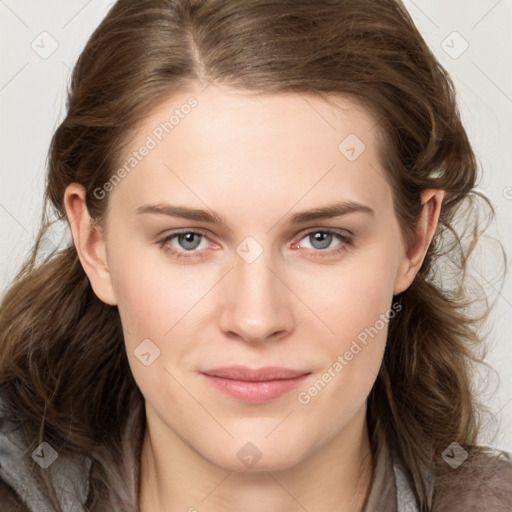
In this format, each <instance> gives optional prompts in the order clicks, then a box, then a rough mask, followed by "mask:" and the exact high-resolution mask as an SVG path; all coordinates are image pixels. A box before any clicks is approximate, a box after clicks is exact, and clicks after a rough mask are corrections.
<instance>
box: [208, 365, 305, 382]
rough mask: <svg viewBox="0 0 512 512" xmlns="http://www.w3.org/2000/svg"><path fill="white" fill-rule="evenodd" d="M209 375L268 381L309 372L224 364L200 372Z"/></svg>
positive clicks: (289, 377)
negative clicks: (220, 366)
mask: <svg viewBox="0 0 512 512" xmlns="http://www.w3.org/2000/svg"><path fill="white" fill-rule="evenodd" d="M202 373H204V374H206V375H209V376H211V377H222V378H224V379H233V380H245V381H253V382H256V381H268V380H277V379H294V378H296V377H300V376H301V375H306V374H308V373H310V372H305V371H303V370H292V369H290V368H282V367H279V366H266V367H264V368H255V369H252V368H248V367H247V366H224V367H222V368H213V369H211V370H206V371H204V372H202Z"/></svg>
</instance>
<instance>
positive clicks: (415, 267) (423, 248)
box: [393, 189, 445, 295]
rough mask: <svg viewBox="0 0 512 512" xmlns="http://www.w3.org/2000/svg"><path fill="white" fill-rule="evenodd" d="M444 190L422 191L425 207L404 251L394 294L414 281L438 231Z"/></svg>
mask: <svg viewBox="0 0 512 512" xmlns="http://www.w3.org/2000/svg"><path fill="white" fill-rule="evenodd" d="M444 194H445V191H444V190H440V189H425V190H423V191H422V193H421V204H422V205H423V209H422V212H421V218H420V221H419V223H418V228H417V232H416V236H415V239H414V240H413V243H412V244H411V245H410V246H409V247H408V248H407V249H406V251H404V255H403V258H402V260H401V261H400V265H399V268H398V272H397V277H396V280H395V287H394V292H393V293H394V295H397V294H398V293H401V292H403V291H405V290H406V289H407V288H409V286H410V285H411V283H412V282H413V281H414V278H415V277H416V274H417V273H418V271H419V269H420V268H421V265H422V263H423V261H424V259H425V255H426V254H427V251H428V248H429V246H430V244H431V242H432V238H433V237H434V234H435V232H436V228H437V225H438V222H439V215H440V213H441V206H442V202H443V199H444Z"/></svg>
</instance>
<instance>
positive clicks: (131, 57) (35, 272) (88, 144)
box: [0, 0, 505, 511]
mask: <svg viewBox="0 0 512 512" xmlns="http://www.w3.org/2000/svg"><path fill="white" fill-rule="evenodd" d="M191 83H202V84H204V86H205V87H206V86H207V85H209V84H211V83H217V84H221V83H222V84H228V85H229V86H232V87H235V88H238V89H241V90H247V91H253V92H254V94H278V93H280V92H295V93H297V94H312V95H316V96H319V97H320V98H322V99H325V100H326V101H330V100H331V99H332V98H335V97H337V96H339V97H344V98H348V99H351V100H353V101H355V102H358V103H359V104H361V105H363V106H364V107H365V108H366V109H367V110H368V111H369V112H371V113H372V114H373V115H374V116H375V119H376V121H377V124H376V129H377V132H378V134H379V137H380V139H379V140H380V141H381V144H382V145H381V147H380V158H381V160H382V165H383V167H384V168H385V169H386V172H387V177H388V179H389V182H390V184H391V185H392V189H393V198H394V209H395V213H396V216H397V218H398V220H399V223H400V226H401V230H402V232H403V237H404V241H406V242H408V241H410V240H412V236H413V233H414V230H415V228H416V226H417V222H418V219H419V216H420V212H421V203H420V192H421V191H422V190H424V189H426V188H439V189H443V190H445V199H444V202H443V205H442V211H441V214H440V220H439V225H438V227H437V230H436V233H435V236H434V239H433V242H432V244H431V245H430V247H429V249H428V252H427V254H426V257H425V260H424V262H423V265H422V267H421V268H420V270H419V272H418V274H417V276H416V278H415V279H414V281H413V283H412V284H411V286H410V287H409V288H408V289H407V290H406V291H404V292H403V293H401V294H399V295H398V296H396V297H395V298H394V300H396V301H399V302H400V304H401V305H402V311H401V313H400V314H399V315H396V317H395V318H394V319H393V320H391V322H390V326H389V333H388V341H387V347H386V351H385V355H384V360H383V364H382V367H381V370H380V373H379V375H378V377H377V379H376V382H375V385H374V387H373V389H372V391H371V393H370V395H369V398H368V410H367V420H368V426H369V432H370V436H371V442H372V447H373V448H374V449H376V447H375V443H376V441H375V440H376V436H377V433H379V432H380V433H382V434H384V435H385V436H386V438H387V439H388V440H389V443H390V445H391V447H392V448H393V450H394V451H395V452H396V453H397V454H398V456H399V457H400V460H401V461H402V464H403V467H404V468H405V471H406V476H407V478H408V479H409V482H410V484H411V486H412V488H413V491H414V494H415V497H416V500H417V502H418V505H419V508H420V510H421V511H427V510H431V508H430V505H429V497H428V489H427V484H426V480H425V471H434V470H435V471H437V472H439V471H441V468H440V465H439V464H438V461H439V457H440V454H441V453H442V452H443V450H444V449H445V448H446V447H447V446H449V445H450V444H451V443H452V442H453V441H457V442H458V443H459V444H460V445H462V446H463V447H465V448H467V449H468V450H469V449H471V448H473V447H476V446H477V436H478V433H479V429H480V424H481V420H482V417H483V416H482V411H484V407H483V406H482V405H481V404H480V403H478V402H477V400H476V398H475V389H474V384H473V382H472V376H473V372H474V370H475V365H477V364H478V363H481V362H482V361H483V358H484V356H485V347H484V345H483V336H482V334H481V328H482V326H483V325H484V320H485V319H486V317H487V315H488V313H489V311H490V306H489V301H488V300H487V298H486V297H485V296H484V294H483V293H482V294H481V296H482V297H483V305H484V307H483V308H482V307H480V308H479V310H478V311H477V310H476V309H475V308H473V310H472V309H471V307H472V306H474V304H475V299H474V297H473V295H472V294H474V288H472V289H471V290H470V289H469V286H468V282H470V280H471V279H470V275H469V274H468V272H467V267H468V258H469V256H470V255H471V253H472V252H473V251H474V249H475V247H476V245H477V242H478V241H479V238H480V236H481V234H482V232H483V231H484V230H485V229H486V227H487V226H488V224H489V222H490V221H491V220H492V218H493V217H494V215H495V212H494V208H493V206H492V204H491V203H490V201H489V199H488V198H486V197H485V196H484V195H483V194H481V193H480V192H477V191H476V190H475V186H476V180H477V169H478V166H477V161H476V158H475V154H474V152H473V150H472V147H471V145H470V142H469V140H468V136H467V134H466V131H465V129H464V127H463V124H462V122H461V118H460V114H459V111H458V108H457V103H456V94H455V88H454V85H453V83H452V81H451V79H450V77H449V75H448V73H447V71H446V70H445V69H444V68H443V67H442V66H441V65H440V63H439V62H438V61H437V59H436V58H435V56H434V55H433V54H432V52H431V51H430V50H429V48H428V46H427V44H426V43H425V41H424V40H423V38H422V37H421V35H420V33H419V32H418V30H417V28H416V27H415V25H414V23H413V21H412V19H411V17H410V16H409V14H408V12H407V11H406V9H405V8H404V6H403V5H402V4H401V3H400V1H399V0H244V1H243V2H241V1H227V0H222V1H221V0H174V1H171V0H119V1H118V2H117V3H115V4H114V6H113V7H112V8H111V9H110V11H109V13H108V15H107V16H106V18H105V19H104V20H103V21H102V23H101V24H100V25H99V26H98V28H97V29H96V30H95V31H94V33H93V34H92V36H91V37H90V39H89V41H88V42H87V44H86V46H85V48H84V50H83V51H82V53H81V55H80V57H79V59H78V62H77V64H76V66H75V68H74V70H73V75H72V80H71V83H70V87H69V92H68V99H67V115H66V117H65V119H64V120H63V121H62V123H61V124H60V125H59V127H58V128H57V130H56V131H55V134H54V136H53V139H52V141H51V147H50V150H49V156H48V174H47V183H46V192H45V209H44V211H43V217H42V222H41V228H40V231H39V234H38V236H37V240H36V242H35V244H34V247H33V249H32V251H31V254H30V256H29V257H28V259H27V260H26V261H25V263H24V264H23V266H22V268H21V270H20V271H19V273H18V275H17V276H16V278H15V280H14V282H13V283H12V285H11V286H10V288H9V289H8V290H7V292H6V293H5V295H4V297H3V301H2V303H1V306H0V384H1V386H2V388H3V392H4V395H3V396H4V399H5V400H6V403H7V404H8V406H9V407H10V408H11V409H12V411H14V414H15V415H16V417H17V418H18V419H19V420H20V421H21V426H22V431H23V435H24V437H25V438H26V440H27V443H28V446H29V449H34V448H35V447H36V446H37V445H38V444H39V443H41V442H42V441H43V440H44V441H47V442H49V443H50V444H51V445H52V446H54V447H55V448H56V449H57V451H58V452H59V454H65V453H67V454H71V455H76V456H84V457H89V458H90V460H91V461H92V466H91V471H90V492H89V498H88V501H87V504H86V509H87V510H95V511H97V510H105V511H106V510H120V509H121V510H132V509H131V508H130V507H132V506H133V503H131V504H130V503H129V500H130V499H129V494H130V493H129V490H127V489H128V487H129V485H133V480H130V478H131V477H130V471H129V469H127V468H128V467H133V465H135V467H136V466H137V461H138V457H139V455H140V448H141V441H142V436H143V432H144V427H145V415H144V409H143V396H142V394H141V393H140V390H139V389H138V387H137V385H136V382H135V381H134V379H133V376H132V374H131V371H130V368H129V365H128V359H127V357H126V353H125V346H124V341H123V329H122V325H121V321H120V317H119V313H118V310H117V307H115V306H110V305H107V304H105V303H103V302H102V301H100V300H99V299H98V298H97V297H96V295H95V294H94V292H93V290H92V288H91V285H90V283H89V281H88V278H87V276H86V274H85V273H84V271H83V269H82V266H81V264H80V261H79V259H78V256H77V252H76V250H75V248H74V246H73V244H72V242H69V241H68V243H67V246H64V247H63V246H60V247H59V248H54V249H55V250H51V251H49V252H48V253H46V254H43V256H44V257H43V258H41V247H46V248H48V247H49V246H50V244H49V242H48V240H49V238H48V233H49V232H50V230H51V229H52V222H54V219H56V222H61V223H63V222H64V223H66V222H69V220H70V219H66V214H65V209H64V204H63V198H64V191H65V188H66V186H67V185H69V184H70V183H73V182H77V183H80V184H82V185H83V186H84V187H85V188H86V190H87V198H86V204H87V207H88V209H89V212H90V214H91V217H92V218H93V219H94V220H95V221H96V222H98V223H100V224H101V222H102V221H103V220H104V218H105V209H106V207H107V204H108V197H107V198H105V199H99V198H97V197H96V196H95V195H94V193H93V191H94V190H95V189H97V188H98V187H100V188H101V187H102V186H103V184H105V183H106V182H107V181H108V180H109V178H111V176H112V175H113V173H114V171H115V170H116V169H117V168H118V166H119V165H120V161H121V160H120V158H121V154H122V152H123V150H124V148H126V146H127V144H128V143H129V141H130V140H131V137H132V136H133V134H134V133H135V129H136V128H137V126H138V125H139V123H140V122H141V121H142V120H144V118H145V116H147V114H148V112H149V111H150V110H151V109H152V108H154V107H155V106H157V105H158V104H159V103H160V102H162V101H163V100H165V99H168V98H169V97H170V96H171V95H172V94H174V93H176V92H177V91H182V90H184V89H185V88H186V87H187V85H190V84H191ZM479 202H481V203H482V204H483V205H485V206H486V207H487V208H488V212H487V213H485V214H483V215H484V218H482V214H481V213H478V208H475V206H478V204H479ZM461 219H462V222H460V225H459V226H457V222H458V220H461ZM66 228H67V229H69V226H68V225H67V224H66ZM500 247H501V244H500ZM45 250H46V249H45ZM504 257H505V256H504ZM473 281H474V280H473ZM479 304H480V306H482V302H479ZM482 311H483V312H482ZM131 418H132V419H133V418H134V419H133V421H132V420H131ZM127 431H129V435H127V434H126V432H127ZM129 461H131V462H129ZM130 464H131V466H130ZM34 470H35V473H34V474H35V475H36V478H37V479H38V481H40V483H41V485H43V486H44V489H45V493H46V495H47V496H48V497H49V499H50V500H51V501H52V504H53V506H54V507H55V510H56V511H61V510H62V508H61V506H60V504H59V500H58V497H57V492H56V491H55V489H54V488H53V484H52V482H51V481H50V480H49V479H48V476H47V474H46V473H45V471H44V470H41V469H40V468H39V467H38V466H37V467H36V465H34ZM136 474H137V473H136Z"/></svg>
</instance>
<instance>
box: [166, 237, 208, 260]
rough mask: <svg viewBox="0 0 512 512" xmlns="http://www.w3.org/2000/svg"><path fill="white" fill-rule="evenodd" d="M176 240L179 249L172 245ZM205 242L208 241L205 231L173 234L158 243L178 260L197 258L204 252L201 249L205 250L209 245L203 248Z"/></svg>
mask: <svg viewBox="0 0 512 512" xmlns="http://www.w3.org/2000/svg"><path fill="white" fill-rule="evenodd" d="M174 239H176V244H177V245H178V247H177V248H176V246H175V245H172V243H171V242H172V241H173V240H174ZM205 240H207V235H206V232H205V231H200V230H198V231H192V230H183V231H175V232H174V233H171V234H170V235H168V236H166V237H165V238H164V239H163V240H161V241H160V242H158V245H160V246H161V247H162V248H163V249H164V250H166V251H168V252H170V253H171V254H173V255H174V256H176V257H178V258H190V257H197V256H199V254H200V253H201V252H204V251H201V249H205V248H206V247H207V245H208V244H206V247H205V246H204V245H205V244H203V247H201V243H202V242H204V241H205ZM200 257H202V256H200Z"/></svg>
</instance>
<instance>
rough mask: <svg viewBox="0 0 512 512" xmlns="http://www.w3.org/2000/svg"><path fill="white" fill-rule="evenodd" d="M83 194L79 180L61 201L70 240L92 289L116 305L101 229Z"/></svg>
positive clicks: (83, 189)
mask: <svg viewBox="0 0 512 512" xmlns="http://www.w3.org/2000/svg"><path fill="white" fill-rule="evenodd" d="M85 197H86V191H85V188H84V187H83V186H82V185H80V184H79V183H71V184H70V185H68V187H67V188H66V191H65V192H64V205H65V208H66V215H67V217H68V220H69V224H70V227H71V233H72V236H73V243H74V245H75V248H76V251H77V254H78V257H79V259H80V262H81V264H82V267H83V269H84V271H85V273H86V274H87V277H88V278H89V281H90V283H91V286H92V288H93V290H94V293H95V294H96V296H97V297H98V298H99V299H100V300H102V301H103V302H105V303H106V304H110V305H111V306H115V305H116V304H117V300H116V298H115V294H114V289H113V286H112V279H111V275H110V271H109V269H108V262H107V253H106V244H105V240H104V236H103V232H102V229H101V227H100V226H98V225H96V224H94V222H93V221H92V219H91V217H90V215H89V211H88V209H87V205H86V201H85Z"/></svg>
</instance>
